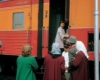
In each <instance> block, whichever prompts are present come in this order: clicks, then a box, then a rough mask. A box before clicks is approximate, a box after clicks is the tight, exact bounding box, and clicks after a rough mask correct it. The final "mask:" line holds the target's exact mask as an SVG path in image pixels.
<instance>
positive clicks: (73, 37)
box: [66, 36, 77, 45]
mask: <svg viewBox="0 0 100 80" xmlns="http://www.w3.org/2000/svg"><path fill="white" fill-rule="evenodd" d="M76 41H77V40H76V37H75V36H70V37H69V39H67V40H66V42H68V43H70V44H71V45H74V44H76Z"/></svg>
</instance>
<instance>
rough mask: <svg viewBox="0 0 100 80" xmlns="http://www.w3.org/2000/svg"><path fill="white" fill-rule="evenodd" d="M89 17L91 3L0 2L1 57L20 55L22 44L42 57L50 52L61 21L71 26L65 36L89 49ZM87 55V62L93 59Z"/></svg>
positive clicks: (91, 21) (47, 0)
mask: <svg viewBox="0 0 100 80" xmlns="http://www.w3.org/2000/svg"><path fill="white" fill-rule="evenodd" d="M99 10H100V7H99ZM93 14H94V1H93V0H92V1H91V0H88V1H84V0H82V1H79V0H76V1H74V0H63V1H61V0H55V1H53V0H42V1H39V0H1V1H0V40H1V41H2V43H3V50H2V54H4V55H20V54H21V50H20V49H21V47H22V45H24V44H25V43H30V44H31V46H32V47H33V50H32V55H34V56H36V57H37V56H40V57H44V56H45V55H46V54H47V53H48V51H49V50H50V46H51V44H52V43H53V41H54V38H55V35H56V30H57V28H58V27H59V22H60V21H61V20H67V22H68V23H67V26H68V25H69V26H71V27H70V29H69V34H70V35H75V36H76V37H77V39H78V40H81V41H83V42H84V44H85V46H86V47H87V49H89V43H90V42H94V40H93V33H94V27H93V26H94V15H93ZM99 18H100V17H99ZM99 24H100V23H99ZM83 35H84V36H83ZM90 46H91V45H90ZM92 47H93V46H92ZM91 51H92V52H91ZM89 55H90V58H89V59H90V60H94V58H93V56H94V55H93V50H89Z"/></svg>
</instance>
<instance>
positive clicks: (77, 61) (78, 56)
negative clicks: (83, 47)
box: [70, 52, 82, 67]
mask: <svg viewBox="0 0 100 80" xmlns="http://www.w3.org/2000/svg"><path fill="white" fill-rule="evenodd" d="M81 61H82V56H81V52H79V53H77V55H76V57H75V59H74V60H73V61H72V62H71V64H70V65H71V66H74V67H77V66H79V65H80V63H81Z"/></svg>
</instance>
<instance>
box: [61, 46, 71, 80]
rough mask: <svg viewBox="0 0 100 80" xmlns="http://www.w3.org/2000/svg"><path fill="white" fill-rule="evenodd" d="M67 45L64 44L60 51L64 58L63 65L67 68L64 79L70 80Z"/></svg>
mask: <svg viewBox="0 0 100 80" xmlns="http://www.w3.org/2000/svg"><path fill="white" fill-rule="evenodd" d="M68 50H69V46H68V45H64V52H63V53H62V56H63V57H64V59H65V66H67V70H66V71H65V78H66V80H70V73H69V72H68V68H69V53H68Z"/></svg>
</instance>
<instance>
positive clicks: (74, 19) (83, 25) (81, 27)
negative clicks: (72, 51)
mask: <svg viewBox="0 0 100 80" xmlns="http://www.w3.org/2000/svg"><path fill="white" fill-rule="evenodd" d="M99 3H100V2H99ZM99 11H100V5H99ZM99 19H100V16H99ZM69 25H70V26H71V27H70V35H75V36H76V37H77V39H78V40H81V41H83V42H84V44H85V46H86V48H87V49H88V48H89V47H88V43H89V34H90V33H91V34H93V33H94V0H81V1H80V0H70V18H69ZM99 27H100V21H99ZM99 31H100V28H99ZM93 53H94V52H93V51H92V52H88V54H89V56H90V57H89V60H94V57H93V56H94V54H93ZM99 58H100V57H99Z"/></svg>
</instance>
